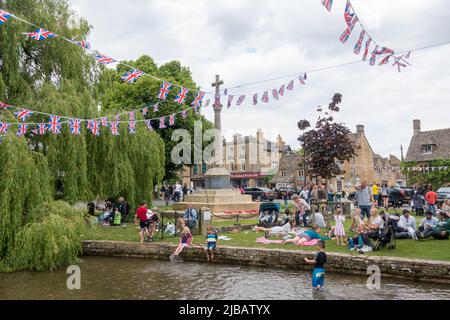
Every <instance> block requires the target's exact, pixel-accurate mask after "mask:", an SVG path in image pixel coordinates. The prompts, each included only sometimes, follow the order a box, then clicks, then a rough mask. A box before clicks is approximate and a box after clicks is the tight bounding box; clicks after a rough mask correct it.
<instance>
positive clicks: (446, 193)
mask: <svg viewBox="0 0 450 320" xmlns="http://www.w3.org/2000/svg"><path fill="white" fill-rule="evenodd" d="M437 195H438V200H437V205H438V206H439V207H441V206H442V205H443V204H444V202H445V200H447V199H450V187H444V188H440V189H439V190H438V191H437Z"/></svg>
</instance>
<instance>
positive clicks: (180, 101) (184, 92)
mask: <svg viewBox="0 0 450 320" xmlns="http://www.w3.org/2000/svg"><path fill="white" fill-rule="evenodd" d="M188 93H189V89H188V88H180V91H179V92H178V94H177V96H176V98H175V102H176V103H178V104H183V103H184V101H185V100H186V98H187V95H188Z"/></svg>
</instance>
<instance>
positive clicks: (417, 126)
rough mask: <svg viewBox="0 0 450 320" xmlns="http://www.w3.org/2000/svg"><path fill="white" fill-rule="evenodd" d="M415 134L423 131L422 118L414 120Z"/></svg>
mask: <svg viewBox="0 0 450 320" xmlns="http://www.w3.org/2000/svg"><path fill="white" fill-rule="evenodd" d="M413 123H414V126H413V127H414V135H418V134H419V133H420V132H421V131H422V123H421V121H420V120H414V121H413Z"/></svg>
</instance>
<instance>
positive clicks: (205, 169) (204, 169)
mask: <svg viewBox="0 0 450 320" xmlns="http://www.w3.org/2000/svg"><path fill="white" fill-rule="evenodd" d="M206 171H208V169H207V168H206V163H204V164H202V174H205V173H206Z"/></svg>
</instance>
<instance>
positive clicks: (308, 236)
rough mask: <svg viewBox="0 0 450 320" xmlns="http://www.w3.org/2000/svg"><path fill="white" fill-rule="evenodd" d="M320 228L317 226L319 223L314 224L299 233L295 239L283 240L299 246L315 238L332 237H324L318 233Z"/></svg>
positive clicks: (324, 238)
mask: <svg viewBox="0 0 450 320" xmlns="http://www.w3.org/2000/svg"><path fill="white" fill-rule="evenodd" d="M318 230H319V228H318V227H317V225H313V226H312V227H311V228H309V229H308V230H306V231H304V232H303V231H301V232H299V233H297V236H296V237H295V238H294V239H289V240H285V241H283V243H284V244H287V243H294V244H295V245H297V246H301V245H302V244H304V243H305V242H309V241H311V240H315V239H318V240H323V241H325V240H330V238H328V237H322V236H321V235H320V234H318V233H317V231H318Z"/></svg>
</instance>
